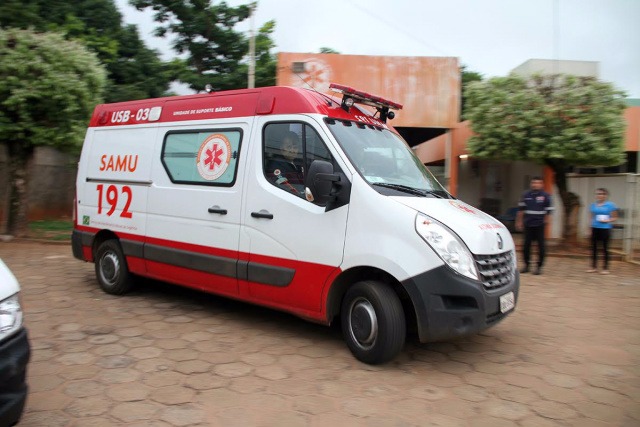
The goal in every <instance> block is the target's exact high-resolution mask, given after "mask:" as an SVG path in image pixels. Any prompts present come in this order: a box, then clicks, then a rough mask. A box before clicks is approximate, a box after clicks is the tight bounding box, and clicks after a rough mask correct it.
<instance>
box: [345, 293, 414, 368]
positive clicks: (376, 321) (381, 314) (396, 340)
mask: <svg viewBox="0 0 640 427" xmlns="http://www.w3.org/2000/svg"><path fill="white" fill-rule="evenodd" d="M340 318H341V323H342V334H343V336H344V339H345V341H346V342H347V346H348V347H349V350H351V353H353V355H354V356H355V357H356V359H358V360H360V361H361V362H364V363H368V364H371V365H376V364H380V363H385V362H388V361H390V360H392V359H393V358H394V357H396V356H397V355H398V353H400V351H401V350H402V347H403V346H404V342H405V338H406V335H407V327H406V322H405V317H404V311H403V309H402V303H400V299H399V298H398V295H396V293H395V292H394V291H393V289H391V287H389V286H388V285H386V284H384V283H381V282H376V281H363V282H358V283H356V284H355V285H353V286H352V287H351V288H350V289H349V290H348V291H347V293H346V294H345V296H344V299H343V300H342V307H341V312H340Z"/></svg>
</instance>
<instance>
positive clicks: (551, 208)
mask: <svg viewBox="0 0 640 427" xmlns="http://www.w3.org/2000/svg"><path fill="white" fill-rule="evenodd" d="M545 209H546V210H548V211H552V210H553V206H549V207H548V208H545Z"/></svg>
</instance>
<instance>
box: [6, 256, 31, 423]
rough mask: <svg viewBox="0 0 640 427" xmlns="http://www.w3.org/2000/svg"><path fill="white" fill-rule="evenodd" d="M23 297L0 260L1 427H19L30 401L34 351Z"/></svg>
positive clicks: (16, 283)
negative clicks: (29, 366) (29, 377)
mask: <svg viewBox="0 0 640 427" xmlns="http://www.w3.org/2000/svg"><path fill="white" fill-rule="evenodd" d="M19 294H20V285H19V284H18V281H17V280H16V278H15V276H14V275H13V274H12V273H11V270H9V268H8V267H7V266H6V264H5V263H4V262H2V260H0V426H12V425H15V424H17V423H18V421H19V420H20V417H21V416H22V412H23V410H24V405H25V402H26V400H27V382H26V379H27V364H28V363H29V357H30V354H31V348H30V345H29V340H28V338H27V330H26V329H25V327H24V325H23V324H22V308H21V306H20V299H19Z"/></svg>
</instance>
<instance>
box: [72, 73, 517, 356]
mask: <svg viewBox="0 0 640 427" xmlns="http://www.w3.org/2000/svg"><path fill="white" fill-rule="evenodd" d="M331 88H332V89H333V90H334V91H335V95H334V96H330V95H326V94H322V93H319V92H316V91H314V90H310V89H301V88H293V87H264V88H258V89H244V90H233V91H223V92H212V91H208V92H207V93H201V94H196V95H188V96H176V97H167V98H158V99H149V100H141V101H132V102H123V103H115V104H106V105H99V106H97V107H96V109H95V111H94V113H93V116H92V118H91V122H90V125H89V128H88V130H87V134H86V138H85V141H84V145H83V148H82V154H81V157H80V161H79V164H78V177H77V183H76V201H75V209H74V212H75V215H74V217H75V218H74V221H75V226H74V230H73V235H72V247H73V254H74V256H75V257H76V258H78V259H80V260H83V261H88V262H93V263H95V272H96V276H97V281H98V283H99V285H100V286H101V287H102V289H103V290H104V291H105V292H107V293H110V294H116V295H119V294H124V293H126V292H127V291H129V290H130V289H131V287H132V286H133V285H134V283H135V282H136V278H137V277H148V278H153V279H159V280H161V281H166V282H171V283H174V284H178V285H182V286H187V287H190V288H195V289H199V290H202V291H205V292H210V293H214V294H217V295H222V296H225V297H229V298H234V299H238V300H242V301H247V302H250V303H253V304H259V305H263V306H268V307H271V308H274V309H277V310H282V311H286V312H289V313H292V314H294V315H296V316H298V317H301V318H304V319H307V320H310V321H313V322H318V323H322V324H326V325H330V324H332V323H334V322H339V324H340V325H341V328H342V332H343V335H344V339H345V341H346V343H347V346H348V347H349V349H350V350H351V352H352V353H353V355H354V356H355V357H356V358H357V359H359V360H360V361H362V362H365V363H369V364H379V363H384V362H388V361H390V360H392V359H393V358H394V357H395V356H396V355H397V354H398V353H399V352H400V351H401V350H402V348H403V345H404V343H405V340H406V339H407V338H412V339H417V340H419V341H420V342H430V341H442V340H450V339H453V338H456V337H462V336H466V335H469V334H473V333H477V332H479V331H482V330H484V329H486V328H488V327H490V326H493V325H495V324H497V323H498V322H499V321H501V320H502V319H504V318H505V317H506V316H508V315H509V314H510V313H512V312H513V311H514V308H515V305H516V302H517V298H518V289H519V275H518V272H517V269H516V253H515V247H514V243H513V239H512V237H511V235H510V233H509V232H508V230H507V229H506V228H505V227H504V225H502V224H501V223H500V222H498V221H496V220H495V219H494V218H492V217H490V216H489V215H487V214H485V213H483V212H481V211H480V210H478V209H476V208H474V207H472V206H469V205H468V204H466V203H464V202H462V201H460V200H458V199H456V198H455V197H453V196H451V195H450V194H449V193H448V192H447V191H446V190H445V189H444V188H443V187H442V186H441V185H440V184H439V183H438V181H437V180H436V179H435V178H434V177H433V176H432V175H431V173H430V172H429V171H428V170H427V169H426V168H425V166H424V165H423V164H422V163H421V162H420V160H418V158H417V157H416V156H415V155H414V153H413V151H412V150H411V148H410V147H409V146H408V145H407V143H406V142H405V141H404V140H403V139H402V138H401V137H400V135H399V134H398V133H397V132H396V131H395V130H394V129H393V128H392V127H390V126H389V125H388V124H387V121H388V120H390V119H392V118H393V117H394V116H395V112H394V110H396V111H397V110H400V109H401V108H402V105H400V104H398V103H396V102H393V101H390V100H387V99H384V98H381V97H379V96H375V95H371V94H369V93H366V92H363V91H359V90H356V89H354V88H352V87H348V86H343V85H338V84H331Z"/></svg>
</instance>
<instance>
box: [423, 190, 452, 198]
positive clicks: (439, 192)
mask: <svg viewBox="0 0 640 427" xmlns="http://www.w3.org/2000/svg"><path fill="white" fill-rule="evenodd" d="M424 192H425V193H427V194H430V195H432V196H434V197H437V198H438V199H448V197H446V196H447V192H446V191H442V190H424Z"/></svg>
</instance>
